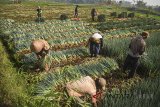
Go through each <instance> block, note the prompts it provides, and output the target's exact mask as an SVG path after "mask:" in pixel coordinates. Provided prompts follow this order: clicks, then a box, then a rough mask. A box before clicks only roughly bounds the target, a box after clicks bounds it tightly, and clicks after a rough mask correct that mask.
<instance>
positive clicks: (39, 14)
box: [37, 6, 42, 18]
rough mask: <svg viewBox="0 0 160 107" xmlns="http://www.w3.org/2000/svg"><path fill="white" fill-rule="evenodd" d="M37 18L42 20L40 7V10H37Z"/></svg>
mask: <svg viewBox="0 0 160 107" xmlns="http://www.w3.org/2000/svg"><path fill="white" fill-rule="evenodd" d="M37 17H38V18H41V17H42V9H41V7H40V6H38V9H37Z"/></svg>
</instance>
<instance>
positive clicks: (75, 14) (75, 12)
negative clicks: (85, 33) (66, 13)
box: [74, 5, 78, 18]
mask: <svg viewBox="0 0 160 107" xmlns="http://www.w3.org/2000/svg"><path fill="white" fill-rule="evenodd" d="M74 18H78V5H76V7H75V10H74Z"/></svg>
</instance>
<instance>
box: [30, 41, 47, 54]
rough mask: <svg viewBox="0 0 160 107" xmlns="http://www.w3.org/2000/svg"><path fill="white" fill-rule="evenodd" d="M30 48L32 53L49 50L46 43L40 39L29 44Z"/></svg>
mask: <svg viewBox="0 0 160 107" xmlns="http://www.w3.org/2000/svg"><path fill="white" fill-rule="evenodd" d="M30 48H31V51H32V52H35V53H39V52H40V51H42V49H44V50H49V48H50V46H49V44H48V42H47V41H45V40H42V39H40V40H34V41H33V42H32V43H31V46H30Z"/></svg>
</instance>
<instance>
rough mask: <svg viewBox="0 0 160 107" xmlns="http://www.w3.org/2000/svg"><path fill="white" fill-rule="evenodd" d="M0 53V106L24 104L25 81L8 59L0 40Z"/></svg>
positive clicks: (25, 95)
mask: <svg viewBox="0 0 160 107" xmlns="http://www.w3.org/2000/svg"><path fill="white" fill-rule="evenodd" d="M0 53H1V54H0V59H1V61H0V106H22V105H23V104H24V105H25V99H26V98H27V97H28V96H27V94H26V93H27V90H26V88H25V87H26V86H25V81H24V80H23V79H22V77H23V76H22V75H21V74H19V73H17V72H16V69H15V68H14V67H13V64H12V63H11V62H10V61H9V59H8V56H7V53H6V52H5V49H4V47H3V45H2V43H1V42H0ZM21 76H22V77H21Z"/></svg>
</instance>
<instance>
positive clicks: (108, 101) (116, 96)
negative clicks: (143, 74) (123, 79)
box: [102, 77, 160, 107]
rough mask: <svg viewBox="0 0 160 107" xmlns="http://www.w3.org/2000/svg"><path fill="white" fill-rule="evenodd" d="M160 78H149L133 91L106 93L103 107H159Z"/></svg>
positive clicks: (132, 89) (133, 88)
mask: <svg viewBox="0 0 160 107" xmlns="http://www.w3.org/2000/svg"><path fill="white" fill-rule="evenodd" d="M159 84H160V78H159V77H157V78H155V79H152V78H149V79H146V80H144V81H143V82H141V83H139V84H138V85H136V86H134V87H132V88H131V90H124V91H119V90H118V91H115V92H114V93H109V92H107V93H106V96H105V98H104V100H103V105H102V107H108V106H110V107H158V106H159V105H160V102H159V100H158V99H159V98H160V90H159V88H160V87H159Z"/></svg>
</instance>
